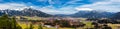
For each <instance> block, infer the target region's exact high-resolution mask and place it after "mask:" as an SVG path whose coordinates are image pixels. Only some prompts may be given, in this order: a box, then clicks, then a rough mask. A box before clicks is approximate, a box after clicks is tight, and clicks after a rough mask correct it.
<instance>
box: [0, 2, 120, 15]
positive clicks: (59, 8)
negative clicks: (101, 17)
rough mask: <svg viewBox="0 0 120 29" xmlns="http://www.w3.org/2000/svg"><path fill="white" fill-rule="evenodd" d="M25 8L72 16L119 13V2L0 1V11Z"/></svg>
mask: <svg viewBox="0 0 120 29" xmlns="http://www.w3.org/2000/svg"><path fill="white" fill-rule="evenodd" d="M26 7H32V8H35V9H38V10H40V11H43V12H45V13H48V14H73V13H76V12H78V11H91V10H100V11H107V12H120V0H0V9H14V10H22V9H23V8H26Z"/></svg>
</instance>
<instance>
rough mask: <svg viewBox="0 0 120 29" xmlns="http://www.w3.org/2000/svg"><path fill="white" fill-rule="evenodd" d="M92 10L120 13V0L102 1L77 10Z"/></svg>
mask: <svg viewBox="0 0 120 29" xmlns="http://www.w3.org/2000/svg"><path fill="white" fill-rule="evenodd" d="M82 7H83V8H84V7H85V8H91V9H94V10H102V11H108V12H120V0H109V1H101V2H96V3H93V4H87V5H82V6H79V7H77V8H82Z"/></svg>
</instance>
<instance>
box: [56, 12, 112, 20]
mask: <svg viewBox="0 0 120 29" xmlns="http://www.w3.org/2000/svg"><path fill="white" fill-rule="evenodd" d="M113 14H114V13H111V12H100V11H79V12H77V13H75V14H70V15H63V14H58V15H56V16H59V17H82V18H111V16H113Z"/></svg>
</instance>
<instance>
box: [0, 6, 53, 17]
mask: <svg viewBox="0 0 120 29" xmlns="http://www.w3.org/2000/svg"><path fill="white" fill-rule="evenodd" d="M3 14H8V15H10V16H38V17H50V16H52V15H50V14H47V13H44V12H41V11H39V10H36V9H32V8H25V9H23V10H21V11H18V10H9V9H6V10H0V15H3Z"/></svg>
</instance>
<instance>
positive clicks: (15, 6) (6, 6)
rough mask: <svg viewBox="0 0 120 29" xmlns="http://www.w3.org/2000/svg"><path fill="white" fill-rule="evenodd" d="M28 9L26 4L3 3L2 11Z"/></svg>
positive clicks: (0, 5) (0, 6)
mask: <svg viewBox="0 0 120 29" xmlns="http://www.w3.org/2000/svg"><path fill="white" fill-rule="evenodd" d="M24 7H27V6H26V5H25V4H18V3H1V4H0V9H16V10H18V9H20V8H24Z"/></svg>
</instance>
